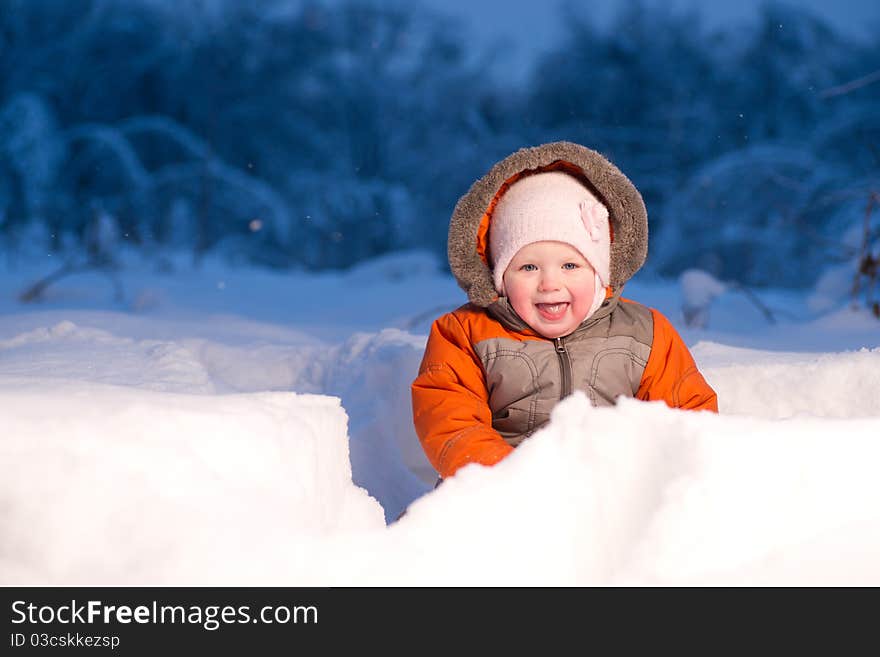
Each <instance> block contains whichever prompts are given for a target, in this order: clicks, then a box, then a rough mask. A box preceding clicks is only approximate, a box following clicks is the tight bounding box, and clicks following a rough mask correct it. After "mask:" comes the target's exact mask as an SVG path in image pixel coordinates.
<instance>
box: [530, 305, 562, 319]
mask: <svg viewBox="0 0 880 657" xmlns="http://www.w3.org/2000/svg"><path fill="white" fill-rule="evenodd" d="M535 308H537V309H538V313H539V314H540V315H541V317H543V318H544V319H546V320H549V321H555V320H558V319H562V317H563V316H564V315H565V311H566V310H568V302H567V301H560V302H559V303H536V304H535Z"/></svg>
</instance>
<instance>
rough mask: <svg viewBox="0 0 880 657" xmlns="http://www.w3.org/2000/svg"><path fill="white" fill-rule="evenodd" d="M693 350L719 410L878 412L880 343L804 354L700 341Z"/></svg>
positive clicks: (776, 414) (777, 414) (781, 414)
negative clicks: (712, 391) (878, 344)
mask: <svg viewBox="0 0 880 657" xmlns="http://www.w3.org/2000/svg"><path fill="white" fill-rule="evenodd" d="M692 353H693V354H694V358H695V359H696V360H697V362H698V364H700V368H701V370H702V372H703V374H704V376H705V377H706V379H707V381H709V383H710V385H712V387H713V388H714V389H715V391H716V392H717V393H718V400H719V401H718V407H719V411H720V412H721V413H725V414H727V413H734V414H738V415H752V416H756V417H762V418H787V417H794V416H798V415H804V416H814V417H835V418H847V417H850V418H856V417H878V416H880V348H874V349H860V350H859V351H854V352H844V353H828V354H808V353H787V352H772V351H762V350H757V349H742V348H737V347H728V346H725V345H719V344H713V343H699V344H697V345H695V346H694V348H693V350H692Z"/></svg>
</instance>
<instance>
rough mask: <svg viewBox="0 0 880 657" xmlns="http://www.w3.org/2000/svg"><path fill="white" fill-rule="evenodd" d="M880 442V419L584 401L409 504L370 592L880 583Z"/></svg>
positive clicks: (579, 398) (572, 402) (560, 409)
mask: <svg viewBox="0 0 880 657" xmlns="http://www.w3.org/2000/svg"><path fill="white" fill-rule="evenodd" d="M878 435H880V419H878V418H873V419H870V420H868V419H864V420H828V419H816V418H797V419H791V420H782V421H780V420H764V419H757V418H735V417H723V416H717V415H714V414H710V413H688V412H684V411H673V410H670V409H668V408H666V407H665V406H664V405H662V404H659V403H653V404H645V403H640V402H635V401H633V400H623V401H621V403H620V404H619V405H618V406H617V407H616V408H611V409H595V408H592V407H591V406H590V405H589V402H588V401H587V399H586V397H585V396H583V395H581V394H577V395H575V396H573V397H572V398H570V399H568V400H566V401H565V402H563V403H562V404H560V405H559V406H557V408H556V409H555V411H554V413H553V419H552V422H551V424H550V425H549V426H548V427H547V428H546V429H545V430H543V431H541V432H539V433H538V434H536V435H535V436H534V437H533V438H532V439H530V440H529V441H528V442H526V443H524V444H523V445H522V446H521V447H520V448H519V449H518V450H517V452H516V453H514V454H513V455H512V456H511V457H510V458H509V459H507V460H505V461H503V462H502V463H500V464H499V465H497V466H496V467H495V468H482V467H480V466H468V467H467V468H465V469H464V470H462V471H460V472H459V474H458V475H456V477H454V478H453V479H451V480H449V481H447V482H445V483H444V484H443V485H442V486H441V487H440V488H439V489H438V490H437V491H435V492H434V493H432V494H431V495H429V496H426V497H424V498H422V499H421V500H419V501H417V502H416V503H415V504H413V506H412V507H411V509H410V511H409V513H408V514H407V516H405V517H404V518H403V519H402V520H401V521H400V522H399V523H397V525H395V526H393V527H392V529H391V530H390V532H389V534H390V535H391V536H392V537H393V540H390V541H389V543H390V545H388V546H387V548H388V549H389V550H390V551H391V552H392V554H390V555H387V557H386V558H387V559H388V560H387V561H386V562H385V564H384V565H385V566H386V568H385V570H384V571H380V570H375V569H371V570H372V573H371V574H370V575H369V576H368V580H367V581H369V582H371V583H380V582H384V583H396V584H407V583H409V584H415V583H418V584H436V585H452V584H462V585H464V584H480V585H482V584H486V585H489V584H497V585H512V584H524V585H538V584H548V585H553V584H563V585H564V584H582V585H596V584H739V583H742V582H744V581H748V582H750V583H767V584H771V583H772V584H820V583H835V584H869V583H870V584H874V585H877V584H880V561H878V560H877V558H876V555H877V554H878V553H880V487H878V486H877V485H876V463H877V460H878V458H880V442H878V441H877V436H878ZM395 548H396V549H395ZM392 564H393V567H392Z"/></svg>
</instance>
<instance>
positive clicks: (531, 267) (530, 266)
mask: <svg viewBox="0 0 880 657" xmlns="http://www.w3.org/2000/svg"><path fill="white" fill-rule="evenodd" d="M519 270H520V271H538V268H537V267H536V266H535V265H533V264H525V265H523V266H522V267H520V268H519Z"/></svg>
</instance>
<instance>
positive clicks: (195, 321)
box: [0, 254, 880, 585]
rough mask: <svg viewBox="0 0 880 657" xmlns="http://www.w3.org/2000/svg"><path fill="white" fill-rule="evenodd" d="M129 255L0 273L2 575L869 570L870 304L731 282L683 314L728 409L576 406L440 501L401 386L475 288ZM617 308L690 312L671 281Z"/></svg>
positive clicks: (254, 578) (874, 430)
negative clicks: (702, 307) (829, 302)
mask: <svg viewBox="0 0 880 657" xmlns="http://www.w3.org/2000/svg"><path fill="white" fill-rule="evenodd" d="M130 260H131V261H130V262H129V263H128V264H127V266H126V269H125V270H124V271H123V272H122V273H121V274H120V275H119V280H120V282H121V283H122V288H123V290H124V298H123V299H121V300H115V299H114V286H113V284H112V283H111V282H110V281H109V279H107V278H106V277H104V276H102V275H98V274H80V275H75V276H71V277H69V278H66V279H63V280H61V281H59V282H58V283H56V284H55V285H53V286H51V287H50V288H49V289H48V293H47V295H46V299H45V300H44V301H43V302H41V303H37V304H27V305H23V304H21V303H19V302H18V301H17V300H16V297H17V294H18V293H19V292H20V291H21V290H22V289H23V288H24V287H25V286H26V285H27V284H28V283H30V282H32V281H33V280H35V279H36V278H38V277H40V276H43V275H45V274H46V273H48V272H49V271H51V267H50V265H49V264H48V263H40V264H33V265H28V266H23V265H21V264H19V266H18V267H16V268H12V269H4V270H3V272H2V274H0V418H2V426H3V429H4V430H3V432H2V440H0V468H2V476H0V536H2V538H0V584H227V583H229V584H267V585H269V584H271V585H285V584H287V585H366V584H370V585H386V584H388V585H390V584H399V585H424V584H437V585H447V584H448V585H451V584H474V585H484V584H498V585H515V584H526V585H531V584H536V585H537V584H561V585H593V584H873V585H878V584H880V560H878V559H877V558H876V555H877V554H880V485H878V484H877V483H876V481H877V480H876V474H875V472H874V471H875V469H876V463H877V462H878V460H880V322H878V321H877V320H876V319H873V318H871V317H869V316H867V315H866V314H861V313H858V312H854V311H852V310H850V309H848V308H847V307H846V306H845V305H840V306H838V307H837V308H836V309H832V310H830V311H829V312H828V313H827V314H825V315H824V316H821V317H814V316H812V315H811V313H810V312H809V311H808V310H807V307H808V306H807V303H806V296H805V295H802V294H795V293H790V292H784V291H770V292H763V293H761V299H762V300H763V301H764V302H765V303H769V304H770V305H771V306H772V307H773V308H774V309H775V310H777V311H778V312H779V316H780V321H779V322H778V323H777V324H775V325H770V324H768V323H767V321H766V320H765V319H764V318H763V316H762V315H761V313H760V312H759V311H758V310H757V309H756V307H755V306H753V305H752V304H751V303H750V302H749V301H748V300H747V298H746V297H745V296H743V295H742V294H737V293H734V292H725V293H722V294H721V296H720V297H718V298H717V299H716V300H715V301H714V303H713V304H712V306H711V311H710V316H709V322H708V327H707V328H705V329H701V330H682V334H683V336H684V337H685V339H686V341H687V342H688V344H689V345H691V346H692V349H693V353H694V356H695V357H696V359H697V361H698V363H699V365H700V367H701V369H702V370H703V372H704V374H705V376H706V378H707V379H708V380H709V382H710V383H711V384H712V385H713V386H714V387H715V389H716V390H717V391H718V393H719V399H720V407H721V414H720V415H718V416H715V415H712V414H695V413H684V412H676V411H672V410H669V409H667V408H665V407H664V406H662V405H656V404H644V403H638V402H632V401H629V402H628V403H621V404H620V405H619V406H618V407H616V408H613V409H593V408H591V407H590V406H589V404H588V403H587V402H586V400H585V399H584V398H583V397H581V396H578V395H575V396H574V397H572V398H571V399H569V400H566V402H565V403H563V404H560V406H559V407H558V408H557V412H556V413H555V415H554V418H553V421H552V423H551V424H550V426H549V427H548V428H546V429H545V430H544V431H542V432H541V433H539V434H537V435H536V436H534V437H533V439H531V440H530V441H528V442H527V443H526V444H524V445H523V446H522V447H521V448H520V449H519V450H517V452H516V453H515V454H514V455H512V456H511V458H509V459H507V460H506V461H504V462H503V463H501V464H499V465H498V466H496V467H495V468H481V467H478V466H471V467H468V468H466V469H465V470H463V471H461V472H460V473H459V475H457V476H456V477H455V478H453V479H451V480H449V481H448V482H446V483H445V484H444V485H443V486H442V487H441V488H439V489H437V490H436V491H432V490H431V486H432V482H433V477H434V474H433V471H432V470H431V469H430V466H429V465H428V464H427V463H426V462H425V460H424V457H423V456H422V453H421V449H420V447H419V446H418V443H417V441H416V439H415V436H414V434H413V431H412V427H411V418H410V397H409V383H410V381H411V380H412V378H413V377H414V375H415V372H416V369H417V367H418V363H419V360H420V358H421V349H422V348H423V346H424V342H425V337H426V334H427V330H428V327H429V325H430V321H431V320H432V319H433V318H434V317H435V316H436V315H438V314H439V313H440V312H443V311H445V310H447V309H451V308H453V307H455V306H457V305H459V304H460V303H461V302H462V300H463V294H462V293H461V292H460V291H459V290H458V288H457V287H456V285H455V283H454V282H453V281H452V280H451V279H450V278H448V277H447V276H444V275H442V274H439V273H438V272H437V271H436V267H435V266H434V265H433V263H432V262H431V260H430V259H429V258H427V257H426V256H424V255H419V254H409V255H406V254H401V255H397V256H394V257H389V258H385V259H382V260H378V261H374V262H372V263H368V264H366V265H363V266H361V267H358V268H356V269H354V270H352V271H349V272H345V273H340V274H326V275H321V276H315V275H304V274H296V273H288V274H279V273H271V272H265V271H258V270H253V269H236V268H230V267H227V266H223V265H220V264H218V263H216V262H206V263H204V264H203V266H202V267H201V268H200V269H198V270H194V269H192V268H191V267H190V266H189V265H188V264H186V263H185V261H184V260H182V259H181V260H180V261H178V262H177V264H174V265H173V266H171V267H169V268H166V271H164V272H156V271H154V268H153V267H148V266H146V265H139V264H138V263H137V262H136V261H135V260H134V259H130ZM626 296H628V297H630V298H633V299H636V300H638V301H642V302H643V303H646V304H648V305H651V306H654V307H657V308H659V309H660V310H661V311H663V312H665V313H666V314H667V315H668V316H669V317H670V319H672V321H673V322H674V323H675V324H676V325H677V326H678V327H679V328H681V327H682V320H681V312H680V306H681V291H680V289H679V286H678V285H677V284H676V283H674V282H664V281H655V282H652V281H649V280H640V279H639V278H638V277H637V280H636V281H635V282H634V283H632V284H630V285H629V286H628V287H627V291H626ZM410 505H411V506H410ZM408 506H409V511H408V513H407V515H406V516H405V517H404V518H402V519H401V520H400V521H399V522H396V523H392V524H390V525H387V526H386V523H387V522H389V521H392V520H394V518H396V517H397V516H398V515H399V514H400V512H401V511H402V510H403V509H405V508H407V507H408Z"/></svg>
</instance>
